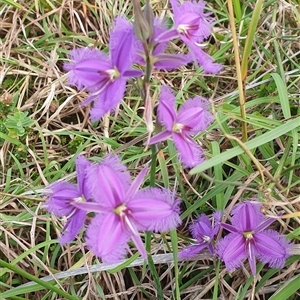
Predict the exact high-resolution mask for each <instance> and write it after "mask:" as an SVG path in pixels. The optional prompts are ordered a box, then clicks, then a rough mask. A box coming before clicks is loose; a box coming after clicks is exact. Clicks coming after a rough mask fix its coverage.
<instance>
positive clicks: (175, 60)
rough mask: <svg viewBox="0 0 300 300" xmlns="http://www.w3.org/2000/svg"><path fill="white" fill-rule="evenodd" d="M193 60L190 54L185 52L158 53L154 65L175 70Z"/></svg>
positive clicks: (158, 67)
mask: <svg viewBox="0 0 300 300" xmlns="http://www.w3.org/2000/svg"><path fill="white" fill-rule="evenodd" d="M191 61H192V57H191V56H190V55H184V54H165V53H162V54H158V55H157V56H156V57H155V63H154V67H155V68H157V69H165V70H173V69H177V68H179V67H181V66H185V65H186V64H188V63H190V62H191Z"/></svg>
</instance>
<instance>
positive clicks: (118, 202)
mask: <svg viewBox="0 0 300 300" xmlns="http://www.w3.org/2000/svg"><path fill="white" fill-rule="evenodd" d="M76 170H77V181H78V184H77V185H75V184H71V183H68V182H64V181H57V182H54V183H52V184H51V185H49V186H48V188H47V196H48V199H47V201H46V207H47V209H48V211H49V212H52V213H53V214H55V215H56V216H66V217H67V220H68V221H67V223H66V225H65V227H64V228H63V230H62V236H61V238H60V240H59V241H60V243H61V244H66V243H68V242H71V241H72V240H73V239H74V238H75V236H76V235H77V234H78V233H79V231H80V230H81V229H82V228H83V227H84V226H85V220H86V213H89V212H93V213H95V214H96V215H95V217H94V218H93V220H92V221H91V222H90V224H89V226H88V229H87V232H86V241H87V245H88V247H89V249H91V250H92V251H93V252H94V253H95V254H96V255H97V256H99V257H100V258H101V259H102V260H103V261H104V262H113V263H114V262H118V261H120V260H121V259H122V258H123V257H124V256H125V254H126V249H127V243H128V241H129V240H130V239H132V241H133V242H134V243H135V245H136V247H137V249H138V250H139V252H140V253H141V255H142V257H143V258H146V257H147V254H146V251H145V248H144V246H143V241H142V239H141V237H140V234H139V231H148V230H151V231H155V232H157V231H167V230H171V229H175V228H176V227H177V226H178V225H179V224H180V223H181V220H180V217H179V205H180V200H179V199H175V198H174V196H173V193H171V191H170V190H168V189H163V188H156V187H151V188H144V189H140V186H141V185H142V182H143V180H144V178H145V176H146V174H147V168H144V169H143V170H142V171H141V172H140V174H139V175H138V176H137V177H136V178H135V180H134V181H133V182H131V179H130V174H129V172H128V171H127V170H126V167H125V166H124V165H123V164H122V163H121V162H120V159H119V157H118V156H115V155H108V156H107V157H106V158H105V159H104V160H103V162H101V163H98V164H91V163H90V162H88V161H87V160H86V159H85V158H84V157H83V156H78V158H77V160H76Z"/></svg>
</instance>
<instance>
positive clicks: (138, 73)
mask: <svg viewBox="0 0 300 300" xmlns="http://www.w3.org/2000/svg"><path fill="white" fill-rule="evenodd" d="M142 75H143V72H142V71H140V70H127V71H125V72H124V73H123V76H124V77H129V78H132V77H140V76H142Z"/></svg>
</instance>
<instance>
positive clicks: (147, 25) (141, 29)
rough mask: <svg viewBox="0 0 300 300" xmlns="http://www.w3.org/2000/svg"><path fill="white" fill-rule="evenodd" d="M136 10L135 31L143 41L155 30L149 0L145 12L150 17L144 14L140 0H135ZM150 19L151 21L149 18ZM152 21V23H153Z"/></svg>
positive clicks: (134, 8)
mask: <svg viewBox="0 0 300 300" xmlns="http://www.w3.org/2000/svg"><path fill="white" fill-rule="evenodd" d="M133 10H134V32H135V35H136V36H137V38H138V39H139V40H141V41H146V40H147V39H148V38H149V37H150V36H151V34H152V32H153V20H152V21H151V13H152V14H153V12H152V9H151V7H150V5H149V1H147V4H146V9H145V12H146V14H147V15H148V17H147V16H146V15H145V14H143V12H142V9H141V4H140V1H139V0H133ZM147 19H149V21H148V20H147ZM151 23H152V24H151Z"/></svg>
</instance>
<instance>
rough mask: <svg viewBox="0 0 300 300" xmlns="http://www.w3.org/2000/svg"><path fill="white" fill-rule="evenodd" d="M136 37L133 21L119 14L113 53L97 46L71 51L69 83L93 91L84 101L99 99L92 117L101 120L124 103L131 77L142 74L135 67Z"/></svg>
mask: <svg viewBox="0 0 300 300" xmlns="http://www.w3.org/2000/svg"><path fill="white" fill-rule="evenodd" d="M135 41H136V39H135V36H134V33H133V27H132V25H131V24H130V23H129V22H128V21H127V20H125V19H124V18H121V17H118V18H116V20H115V27H114V29H113V30H112V32H111V35H110V42H109V47H110V56H107V54H105V53H104V52H101V51H99V50H97V49H89V48H81V49H74V50H72V51H71V53H70V56H69V58H70V59H71V62H70V63H66V64H65V65H64V69H65V70H66V71H70V72H69V74H68V81H69V84H71V85H75V86H77V88H78V89H82V88H83V87H85V88H86V89H87V91H88V92H90V93H91V95H90V96H89V97H88V98H87V99H86V100H85V101H84V103H83V104H84V105H85V104H88V103H90V102H92V101H95V102H94V106H93V107H92V109H91V119H92V121H97V120H99V119H100V118H101V117H102V116H103V115H104V114H105V113H107V112H108V111H110V110H111V109H113V108H115V107H116V106H117V105H118V104H119V103H120V101H121V100H122V97H123V95H124V92H125V87H126V81H127V79H128V78H130V77H137V76H141V75H142V72H141V71H138V70H131V66H132V63H133V60H134V57H135V55H136V46H135Z"/></svg>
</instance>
